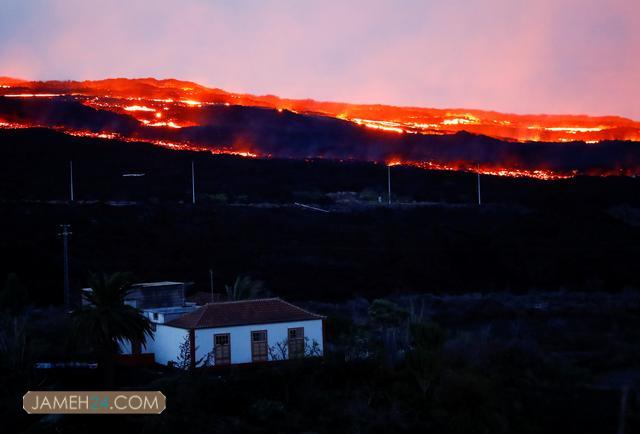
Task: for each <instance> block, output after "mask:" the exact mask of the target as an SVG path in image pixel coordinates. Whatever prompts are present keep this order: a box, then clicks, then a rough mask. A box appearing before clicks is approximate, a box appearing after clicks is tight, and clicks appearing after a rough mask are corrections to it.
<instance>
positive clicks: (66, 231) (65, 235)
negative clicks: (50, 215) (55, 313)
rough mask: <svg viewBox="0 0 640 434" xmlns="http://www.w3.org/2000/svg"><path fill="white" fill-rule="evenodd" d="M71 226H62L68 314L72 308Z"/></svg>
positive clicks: (65, 296) (63, 265)
mask: <svg viewBox="0 0 640 434" xmlns="http://www.w3.org/2000/svg"><path fill="white" fill-rule="evenodd" d="M71 234H72V232H71V225H60V234H59V235H60V236H61V237H62V267H63V272H64V280H63V286H64V308H65V310H66V311H67V312H68V311H69V310H71V307H72V300H71V290H70V289H69V235H71Z"/></svg>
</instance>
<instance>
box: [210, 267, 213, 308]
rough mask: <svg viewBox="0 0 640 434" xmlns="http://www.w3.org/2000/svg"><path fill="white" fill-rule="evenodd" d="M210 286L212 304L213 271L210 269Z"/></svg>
mask: <svg viewBox="0 0 640 434" xmlns="http://www.w3.org/2000/svg"><path fill="white" fill-rule="evenodd" d="M209 285H210V287H211V303H213V301H214V300H213V270H211V269H209Z"/></svg>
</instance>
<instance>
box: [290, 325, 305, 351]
mask: <svg viewBox="0 0 640 434" xmlns="http://www.w3.org/2000/svg"><path fill="white" fill-rule="evenodd" d="M287 343H288V345H289V358H290V359H296V358H299V357H304V327H296V328H293V329H289V339H288V340H287Z"/></svg>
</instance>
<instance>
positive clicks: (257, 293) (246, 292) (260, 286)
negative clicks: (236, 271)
mask: <svg viewBox="0 0 640 434" xmlns="http://www.w3.org/2000/svg"><path fill="white" fill-rule="evenodd" d="M225 289H226V292H227V299H228V300H231V301H236V300H247V299H251V298H260V297H266V296H268V295H269V292H268V291H267V290H266V289H265V287H264V282H262V281H261V280H256V279H253V278H251V276H247V275H239V276H238V277H236V280H235V281H234V282H233V285H231V286H229V285H225Z"/></svg>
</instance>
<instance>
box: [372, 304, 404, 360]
mask: <svg viewBox="0 0 640 434" xmlns="http://www.w3.org/2000/svg"><path fill="white" fill-rule="evenodd" d="M408 316H409V313H408V312H407V311H406V310H404V309H402V308H401V307H400V306H398V305H397V304H395V303H393V302H391V301H389V300H384V299H376V300H374V301H373V302H372V303H371V306H369V317H370V318H371V320H372V322H373V323H374V324H376V325H377V326H378V327H379V329H380V334H381V337H382V345H383V348H384V358H385V364H386V365H387V367H390V366H392V365H393V364H394V363H395V362H396V360H397V358H398V353H399V348H398V347H399V345H398V330H399V329H400V327H401V326H402V325H403V324H406V320H407V318H408Z"/></svg>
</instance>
